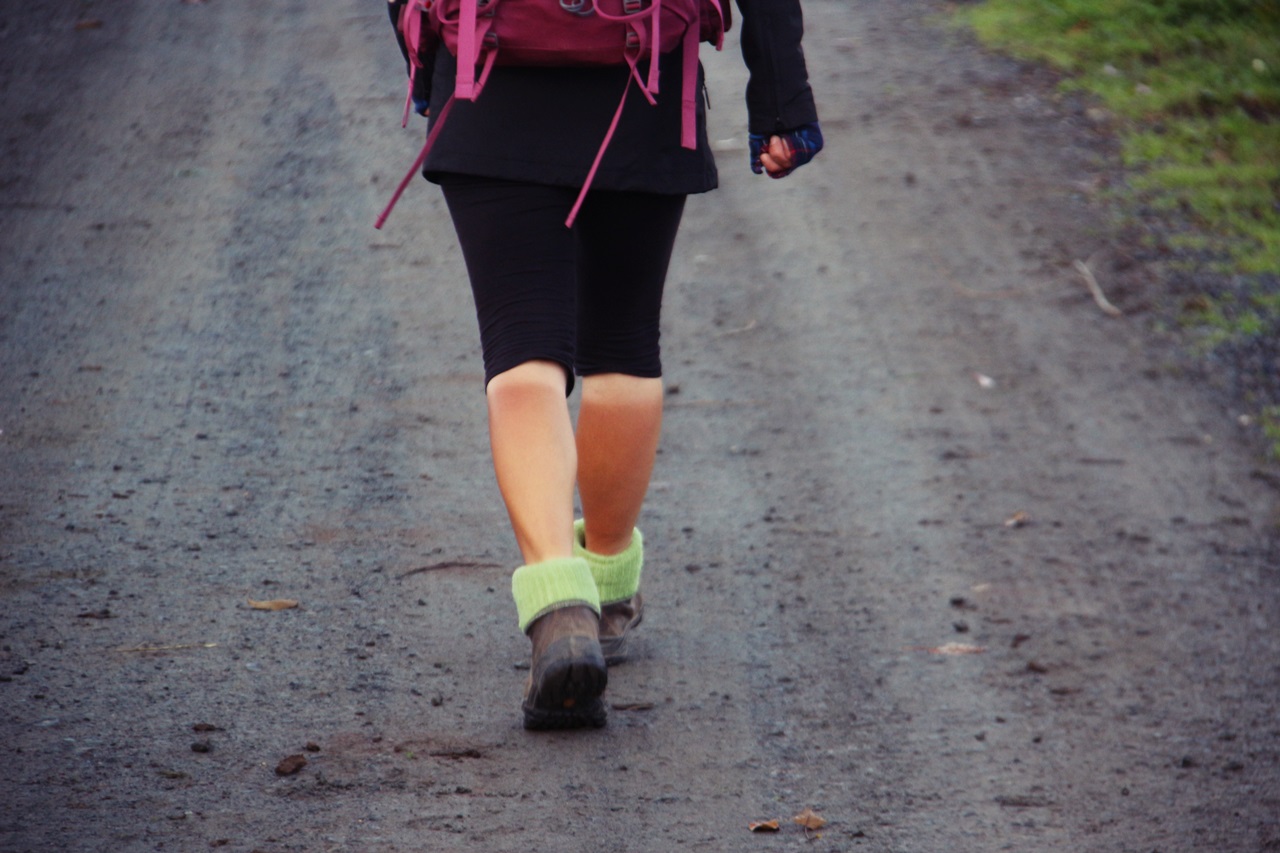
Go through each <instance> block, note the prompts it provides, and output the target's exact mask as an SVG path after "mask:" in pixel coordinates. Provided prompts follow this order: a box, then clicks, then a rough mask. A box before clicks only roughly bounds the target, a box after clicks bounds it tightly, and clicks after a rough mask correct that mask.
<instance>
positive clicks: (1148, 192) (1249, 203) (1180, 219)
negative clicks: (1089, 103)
mask: <svg viewBox="0 0 1280 853" xmlns="http://www.w3.org/2000/svg"><path fill="white" fill-rule="evenodd" d="M957 16H958V18H959V19H960V21H961V22H962V23H965V24H967V25H968V26H970V27H971V28H972V29H973V30H974V31H975V32H976V33H977V34H978V37H979V38H980V39H982V41H983V42H984V43H986V44H987V45H989V46H991V47H993V48H995V49H998V50H1001V51H1003V52H1005V53H1007V54H1010V55H1013V56H1016V57H1018V58H1021V59H1026V60H1031V61H1037V62H1044V63H1047V64H1049V65H1051V66H1053V67H1055V68H1057V69H1059V70H1060V71H1063V72H1064V73H1065V79H1064V82H1063V83H1062V84H1061V85H1062V88H1063V89H1064V90H1066V91H1077V92H1086V93H1089V94H1091V95H1093V96H1095V97H1096V98H1097V99H1098V100H1099V101H1100V103H1101V104H1102V105H1103V106H1104V107H1105V108H1106V109H1107V110H1108V111H1109V112H1110V113H1111V114H1112V116H1113V117H1114V119H1115V122H1114V125H1115V127H1116V128H1117V131H1118V135H1119V139H1120V144H1121V156H1122V158H1123V160H1122V161H1123V164H1124V166H1125V168H1126V170H1127V171H1128V173H1129V180H1128V182H1127V184H1128V188H1127V189H1126V190H1122V191H1120V193H1119V197H1118V199H1117V201H1118V202H1119V203H1120V204H1121V205H1124V206H1126V207H1127V208H1128V211H1129V213H1130V215H1132V214H1135V213H1137V212H1138V211H1139V210H1142V211H1145V212H1149V213H1153V214H1154V215H1155V217H1156V218H1157V219H1158V221H1161V222H1162V223H1163V228H1162V229H1161V230H1162V231H1163V232H1164V233H1163V235H1162V237H1161V238H1160V239H1161V243H1162V245H1163V247H1167V248H1168V249H1171V250H1172V255H1171V257H1170V258H1169V259H1168V260H1167V262H1166V263H1167V268H1168V269H1169V270H1170V272H1171V273H1173V274H1175V275H1178V276H1180V277H1182V278H1183V280H1186V279H1187V278H1188V277H1189V278H1190V280H1192V281H1195V282H1196V285H1197V289H1198V290H1199V294H1198V295H1193V296H1190V297H1187V298H1186V299H1185V301H1184V302H1183V304H1182V305H1181V309H1180V311H1178V322H1179V324H1180V325H1181V326H1182V328H1183V329H1184V330H1185V332H1186V334H1187V335H1188V337H1189V338H1190V340H1191V342H1192V347H1193V349H1195V350H1197V351H1199V352H1200V353H1202V354H1204V355H1206V356H1207V355H1208V354H1210V353H1212V354H1213V355H1214V356H1215V360H1217V361H1218V362H1219V363H1224V364H1234V365H1237V368H1238V370H1239V373H1238V374H1236V380H1237V381H1238V382H1239V387H1240V388H1241V396H1242V400H1243V402H1245V404H1246V405H1249V406H1251V407H1256V408H1254V411H1255V412H1256V413H1257V423H1258V424H1259V426H1260V427H1261V431H1262V434H1263V436H1264V438H1265V440H1266V441H1267V443H1268V444H1269V446H1270V450H1271V453H1272V455H1273V456H1274V457H1275V458H1276V459H1277V460H1280V405H1277V404H1276V403H1277V400H1278V399H1280V377H1277V376H1275V375H1274V374H1275V367H1274V365H1275V363H1276V362H1275V357H1276V356H1275V353H1276V352H1277V351H1280V344H1278V343H1277V341H1280V292H1278V291H1280V0H983V2H981V3H978V4H976V5H972V6H966V7H965V8H964V9H962V10H960V11H958V12H957ZM1143 215H1147V214H1146V213H1144V214H1143Z"/></svg>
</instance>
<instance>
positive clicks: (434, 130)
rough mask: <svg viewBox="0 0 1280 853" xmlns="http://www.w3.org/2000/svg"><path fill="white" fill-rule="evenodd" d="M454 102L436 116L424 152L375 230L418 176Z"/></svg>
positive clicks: (402, 182) (406, 176) (379, 219)
mask: <svg viewBox="0 0 1280 853" xmlns="http://www.w3.org/2000/svg"><path fill="white" fill-rule="evenodd" d="M453 101H454V99H453V98H452V97H450V98H449V100H447V101H445V103H444V106H443V107H441V108H440V115H438V116H436V123H435V125H434V126H433V127H432V128H431V132H430V133H428V134H427V141H426V143H424V144H423V146H422V150H421V151H419V152H418V159H416V160H414V161H413V165H412V166H411V167H410V168H409V171H408V173H407V174H406V175H405V176H404V178H403V179H402V180H401V181H400V186H398V187H396V191H395V192H394V193H393V194H392V195H391V201H389V202H387V206H386V208H385V209H384V210H383V211H382V215H381V216H379V217H378V221H377V222H375V223H373V227H374V228H381V227H382V224H383V223H384V222H386V221H387V217H388V216H390V215H391V209H392V208H394V207H395V206H396V202H398V201H399V200H400V196H401V195H403V194H404V191H405V189H406V188H407V187H408V186H409V182H410V181H412V180H413V178H414V176H415V175H417V174H418V170H419V169H421V168H422V164H423V163H425V162H426V160H427V154H428V153H429V152H430V151H431V146H433V145H435V144H436V137H437V136H439V135H440V128H442V127H444V120H445V119H447V118H448V117H449V110H451V109H453Z"/></svg>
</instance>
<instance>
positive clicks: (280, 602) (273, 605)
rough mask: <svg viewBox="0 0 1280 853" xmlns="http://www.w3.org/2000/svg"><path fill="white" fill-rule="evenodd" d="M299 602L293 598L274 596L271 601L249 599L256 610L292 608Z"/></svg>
mask: <svg viewBox="0 0 1280 853" xmlns="http://www.w3.org/2000/svg"><path fill="white" fill-rule="evenodd" d="M297 606H298V602H296V601H294V600H293V599H292V598H273V599H271V600H270V601H254V600H253V599H252V598H251V599H249V607H250V608H252V609H254V610H292V609H293V608H295V607H297Z"/></svg>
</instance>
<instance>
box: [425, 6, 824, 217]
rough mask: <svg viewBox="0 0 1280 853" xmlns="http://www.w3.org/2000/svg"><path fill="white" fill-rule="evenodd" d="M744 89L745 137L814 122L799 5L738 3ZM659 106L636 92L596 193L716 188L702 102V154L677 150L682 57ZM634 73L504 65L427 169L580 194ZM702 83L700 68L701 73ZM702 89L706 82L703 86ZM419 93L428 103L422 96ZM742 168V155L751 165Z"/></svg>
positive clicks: (672, 57)
mask: <svg viewBox="0 0 1280 853" xmlns="http://www.w3.org/2000/svg"><path fill="white" fill-rule="evenodd" d="M737 3H738V8H739V10H740V12H741V16H740V19H739V21H738V22H736V24H737V25H738V26H740V27H741V35H740V39H741V43H742V55H743V59H744V60H745V61H746V63H747V68H748V70H749V72H750V80H749V82H748V84H747V113H748V128H749V129H750V130H751V132H753V133H762V134H770V133H777V132H781V131H784V130H789V129H791V128H795V127H799V126H800V125H803V124H807V123H809V122H813V121H817V110H816V107H815V105H814V100H813V93H812V92H811V90H810V88H809V81H808V72H807V70H806V67H805V61H804V53H803V51H802V49H801V44H800V42H801V37H802V35H803V32H804V23H803V18H802V14H801V9H800V0H737ZM660 62H661V65H660V68H659V70H660V77H661V87H660V88H661V91H660V92H659V93H658V95H657V102H658V103H657V106H652V105H650V104H649V103H648V102H647V101H646V100H645V99H644V97H643V96H642V95H641V94H640V93H639V92H638V91H637V90H636V87H634V86H633V87H632V91H631V93H630V94H629V95H628V103H627V105H626V107H625V108H624V109H623V111H622V118H621V120H620V122H619V125H618V129H617V131H616V132H615V134H614V137H613V140H612V142H611V143H610V145H609V147H608V149H607V151H606V152H605V156H604V159H603V160H602V161H601V164H600V169H599V172H598V173H597V174H596V177H595V181H594V183H593V187H594V188H596V189H612V190H641V191H647V192H657V193H675V194H683V193H696V192H705V191H707V190H710V189H714V188H715V186H716V182H717V175H716V166H715V161H714V159H713V157H712V154H711V148H710V146H709V144H708V142H707V133H706V116H705V112H704V105H703V103H702V101H701V99H700V100H699V104H698V134H697V138H698V146H697V148H696V149H693V150H690V149H685V148H682V147H681V145H680V124H681V105H680V88H681V77H682V70H683V69H682V67H681V65H682V64H681V60H680V55H679V51H675V52H673V53H670V54H666V55H665V56H663V57H662V59H661V60H660ZM455 72H456V62H455V61H454V58H453V57H452V56H451V55H450V54H449V53H448V51H445V50H443V49H441V50H437V51H436V55H435V57H434V73H433V74H432V75H431V81H430V104H431V115H432V116H437V115H439V114H440V111H441V109H442V108H443V107H444V105H445V102H446V101H447V100H448V98H449V96H450V95H451V94H452V93H453V86H454V74H455ZM628 73H629V71H628V69H627V68H626V66H617V67H604V68H514V67H497V68H495V69H494V70H493V72H492V74H491V76H490V77H489V80H488V82H487V83H486V85H485V88H484V90H483V91H482V92H481V94H480V96H479V97H478V98H477V99H476V101H475V102H474V103H473V102H469V101H457V102H455V103H454V105H453V108H452V111H451V113H450V114H449V117H448V119H447V121H446V123H445V126H444V128H443V129H442V130H441V132H440V135H439V138H438V139H437V141H436V144H435V147H434V148H433V149H432V151H431V154H430V155H429V156H428V158H427V161H426V164H425V165H424V167H423V171H424V173H425V174H426V176H427V177H428V178H429V179H431V180H436V181H438V180H439V179H440V176H441V175H442V174H444V173H458V174H467V175H479V176H483V177H493V178H503V179H507V180H517V181H531V182H535V183H541V184H551V185H556V186H570V187H578V186H581V185H582V181H583V178H584V177H585V175H586V174H587V170H588V169H589V168H590V167H591V163H592V161H593V160H594V159H595V156H596V152H597V150H598V149H599V146H600V143H601V141H602V140H603V138H604V134H605V132H606V130H607V129H608V127H609V123H610V121H611V120H612V118H613V114H614V111H615V110H616V109H617V106H618V101H619V100H620V98H621V96H622V92H623V89H624V87H625V86H626V83H627V76H628ZM699 74H701V69H699ZM699 88H701V80H699ZM420 94H426V93H425V92H421V90H420ZM744 160H745V156H744Z"/></svg>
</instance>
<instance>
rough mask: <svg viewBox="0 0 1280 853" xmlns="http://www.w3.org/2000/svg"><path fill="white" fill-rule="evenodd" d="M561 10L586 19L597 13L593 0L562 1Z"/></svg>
mask: <svg viewBox="0 0 1280 853" xmlns="http://www.w3.org/2000/svg"><path fill="white" fill-rule="evenodd" d="M560 8H561V9H564V10H565V11H566V12H568V13H570V14H572V15H581V16H582V17H584V18H585V17H587V16H588V15H594V14H595V13H596V10H595V5H594V4H593V3H592V2H591V0H560Z"/></svg>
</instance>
